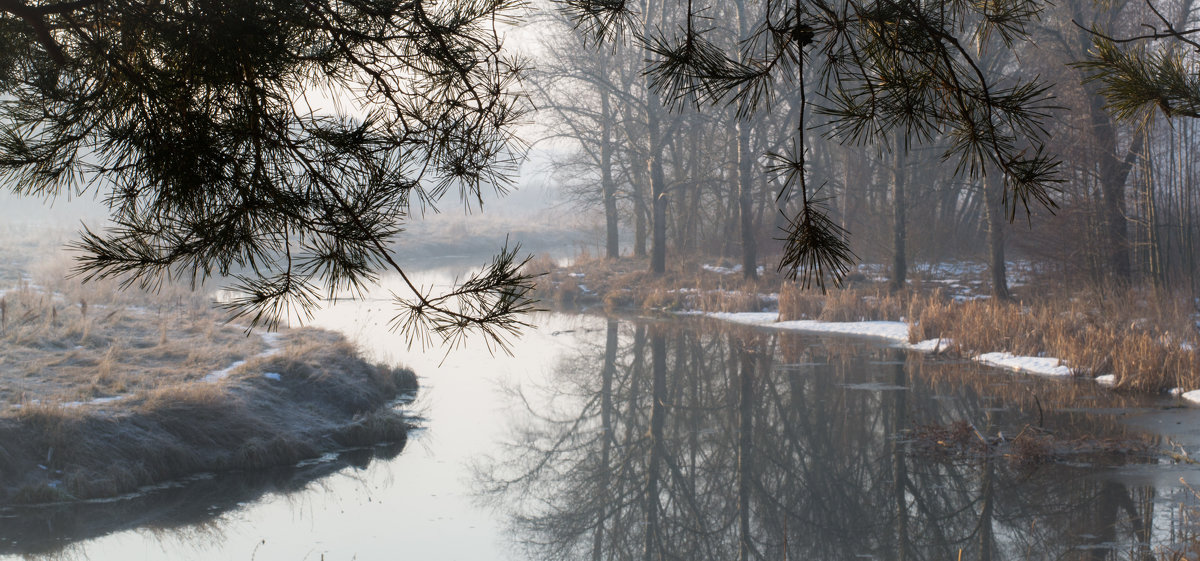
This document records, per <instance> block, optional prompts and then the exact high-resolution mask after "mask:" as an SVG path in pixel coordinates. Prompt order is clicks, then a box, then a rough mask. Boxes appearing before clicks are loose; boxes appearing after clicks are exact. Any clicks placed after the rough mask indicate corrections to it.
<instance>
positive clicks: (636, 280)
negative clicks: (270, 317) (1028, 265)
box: [541, 259, 1200, 393]
mask: <svg viewBox="0 0 1200 561" xmlns="http://www.w3.org/2000/svg"><path fill="white" fill-rule="evenodd" d="M645 265H646V263H645V261H644V260H635V259H623V260H619V261H615V262H606V261H603V260H583V261H581V262H579V263H577V264H573V265H571V266H569V267H556V266H553V264H549V263H543V264H541V267H542V268H543V269H545V270H546V271H548V273H549V274H547V275H546V276H545V277H543V281H542V282H543V286H542V287H541V288H542V290H543V291H544V294H546V296H545V297H544V298H546V300H547V301H548V302H550V303H555V304H559V305H564V306H573V305H581V304H582V305H598V306H599V305H602V306H604V307H606V308H609V309H621V308H625V309H657V310H665V311H684V310H696V311H703V312H751V311H753V312H757V311H763V310H764V309H770V310H773V311H778V312H779V319H780V320H783V321H786V320H795V319H815V320H822V321H831V322H847V321H871V320H892V321H905V322H907V323H908V324H909V326H910V329H909V334H910V342H914V343H915V342H918V341H923V340H928V339H938V338H941V339H947V340H949V344H948V346H945V347H942V348H941V350H942V351H943V352H946V353H950V354H953V355H958V356H963V357H974V356H977V355H980V354H983V353H989V352H1008V353H1012V354H1014V355H1019V356H1042V357H1055V358H1058V359H1061V360H1062V362H1063V364H1065V365H1067V366H1068V367H1069V368H1070V369H1071V370H1072V372H1074V373H1075V374H1076V375H1078V376H1087V377H1094V376H1100V375H1112V376H1113V385H1114V388H1115V389H1117V390H1118V391H1137V392H1148V393H1159V392H1163V391H1167V390H1169V389H1173V388H1183V389H1185V390H1192V389H1200V354H1198V353H1197V349H1200V333H1198V332H1197V318H1198V314H1197V310H1196V306H1195V304H1194V303H1193V300H1192V299H1191V298H1190V297H1188V296H1185V295H1180V294H1170V293H1164V292H1160V291H1155V290H1151V289H1143V288H1131V287H1120V288H1113V287H1102V288H1094V287H1093V288H1075V287H1077V286H1080V284H1079V283H1076V282H1068V281H1065V280H1064V279H1060V278H1051V277H1039V276H1037V275H1036V274H1035V273H1033V272H1031V271H1022V272H1021V275H1022V276H1023V277H1024V278H1022V282H1021V283H1019V284H1020V286H1018V287H1015V289H1014V299H1013V300H1012V301H1010V302H994V301H992V300H991V299H990V298H987V297H986V296H985V295H983V294H980V292H981V291H982V290H985V287H986V285H985V282H984V281H983V280H982V277H983V275H985V274H986V268H981V267H963V266H956V267H928V268H926V269H925V270H918V271H916V272H915V274H914V275H913V277H914V279H913V282H911V283H910V287H909V289H907V290H904V291H900V292H893V291H890V290H888V288H887V286H886V285H885V284H884V283H883V282H882V281H881V280H879V279H878V278H877V277H874V278H873V277H872V275H870V274H855V275H853V276H852V277H851V282H850V284H849V288H846V289H838V290H831V291H829V293H827V294H821V293H820V292H819V291H816V290H804V289H801V288H800V287H798V286H797V285H796V284H795V283H790V282H786V281H784V280H783V279H782V276H781V275H779V274H778V273H775V272H774V271H769V270H768V271H765V272H764V274H763V275H761V278H760V279H759V280H757V281H745V280H743V278H742V275H740V274H737V273H733V272H730V271H728V270H727V269H717V268H715V267H711V266H704V265H702V264H700V263H686V264H682V265H678V266H677V267H676V268H674V269H673V270H671V271H668V273H667V274H666V275H663V276H661V277H655V276H652V275H650V274H649V273H647V272H645V271H646V267H645ZM714 269H716V270H714ZM947 272H948V273H949V276H947V275H946V273H947ZM938 273H942V274H941V275H940V276H939V274H938Z"/></svg>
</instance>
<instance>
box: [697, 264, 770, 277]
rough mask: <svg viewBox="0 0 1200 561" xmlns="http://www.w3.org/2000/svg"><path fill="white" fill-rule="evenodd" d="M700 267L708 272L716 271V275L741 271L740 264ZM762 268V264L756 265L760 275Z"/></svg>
mask: <svg viewBox="0 0 1200 561" xmlns="http://www.w3.org/2000/svg"><path fill="white" fill-rule="evenodd" d="M700 268H701V269H704V270H705V271H708V272H710V273H716V274H718V275H732V274H734V273H740V272H742V266H741V265H734V266H733V267H721V266H718V265H701V266H700ZM764 270H765V269H764V268H763V266H762V265H759V266H758V269H757V271H758V274H760V275H761V274H763V271H764Z"/></svg>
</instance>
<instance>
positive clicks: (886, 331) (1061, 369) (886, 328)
mask: <svg viewBox="0 0 1200 561" xmlns="http://www.w3.org/2000/svg"><path fill="white" fill-rule="evenodd" d="M703 315H706V316H708V317H711V318H715V319H719V320H723V321H729V322H733V323H740V324H743V325H757V326H762V327H771V328H774V329H787V330H794V331H812V332H819V333H839V334H843V335H860V336H866V337H879V338H883V339H888V340H891V341H895V342H897V343H899V346H903V347H905V348H909V349H912V350H915V351H919V352H923V353H931V352H938V351H939V350H940V349H945V348H947V347H949V346H950V344H951V343H952V341H951V340H949V339H929V340H926V341H921V342H920V343H915V344H909V343H908V324H906V323H904V322H900V321H860V322H830V321H815V320H798V321H778V320H779V314H778V313H775V312H744V313H728V312H716V313H708V314H703ZM973 360H976V361H978V362H982V363H984V364H987V365H989V366H996V367H1000V368H1007V369H1009V370H1014V371H1017V372H1026V373H1030V374H1038V375H1042V376H1059V377H1066V376H1070V375H1071V369H1070V368H1069V367H1068V366H1067V365H1065V364H1063V362H1062V360H1060V359H1057V358H1052V357H1036V356H1016V355H1013V354H1012V353H1005V352H996V353H984V354H981V355H979V356H976V357H974V359H973ZM1095 382H1096V383H1097V384H1099V385H1101V386H1105V387H1112V386H1113V385H1115V384H1116V382H1117V380H1116V376H1114V375H1112V374H1105V375H1102V376H1097V377H1096V378H1095ZM1170 394H1171V395H1176V396H1179V397H1181V398H1183V399H1185V400H1187V401H1188V402H1191V403H1194V404H1197V405H1200V390H1193V391H1184V389H1183V388H1175V389H1172V390H1171V391H1170Z"/></svg>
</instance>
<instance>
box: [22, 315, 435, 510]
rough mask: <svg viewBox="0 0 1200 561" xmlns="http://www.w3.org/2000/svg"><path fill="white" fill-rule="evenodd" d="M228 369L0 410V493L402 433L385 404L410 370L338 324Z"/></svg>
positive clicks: (245, 460)
mask: <svg viewBox="0 0 1200 561" xmlns="http://www.w3.org/2000/svg"><path fill="white" fill-rule="evenodd" d="M280 344H281V349H280V352H278V353H276V354H273V355H270V356H258V357H251V358H250V359H249V360H247V361H246V362H245V363H244V364H242V365H240V366H238V367H237V368H235V369H233V370H232V371H231V372H230V373H229V375H228V376H226V377H224V378H222V379H219V380H215V381H211V382H205V381H192V382H188V383H182V384H161V385H159V386H158V387H155V388H152V389H139V390H135V391H133V392H130V393H127V394H124V395H123V396H122V397H121V398H120V399H118V400H113V401H101V402H92V403H83V404H70V403H62V402H59V401H39V402H37V403H34V402H25V403H22V404H19V405H17V406H9V407H8V408H6V409H5V410H4V411H3V412H0V482H2V483H0V503H44V502H57V501H63V500H72V499H87V498H95V497H109V496H115V495H120V494H122V493H127V492H130V491H133V490H135V489H137V488H138V487H141V486H145V485H150V484H154V483H158V482H162V481H167V480H171V479H175V478H178V477H181V476H184V475H187V474H191V473H197V472H213V471H218V472H219V471H228V470H241V469H257V468H263V467H268V466H275V465H287V464H293V463H295V462H297V461H299V460H302V459H305V458H312V457H316V456H319V455H320V454H322V453H323V452H326V451H329V450H334V449H338V448H345V447H349V446H361V445H367V444H373V443H377V442H381V441H397V440H401V439H403V438H404V437H405V433H406V431H407V429H408V424H407V423H406V421H405V419H404V418H403V416H402V415H401V414H399V413H398V412H396V411H395V410H393V409H392V408H391V407H389V403H391V402H392V401H393V400H394V399H396V398H397V396H399V395H400V394H402V393H403V392H411V391H415V389H416V380H415V377H414V376H413V374H412V372H410V371H407V370H402V369H393V368H388V367H383V366H378V365H373V364H370V363H368V362H366V361H364V360H363V359H362V358H361V357H360V356H359V354H358V352H357V350H356V349H355V348H354V346H353V345H351V344H350V343H348V342H347V341H345V340H344V339H342V338H341V337H340V336H338V335H336V334H332V333H329V332H324V331H317V330H296V331H294V332H291V333H288V334H287V335H286V336H285V337H284V338H283V340H282V341H281V343H280Z"/></svg>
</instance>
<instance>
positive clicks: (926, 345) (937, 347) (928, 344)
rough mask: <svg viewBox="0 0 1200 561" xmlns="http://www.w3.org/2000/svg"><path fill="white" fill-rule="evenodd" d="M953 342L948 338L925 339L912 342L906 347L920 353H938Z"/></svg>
mask: <svg viewBox="0 0 1200 561" xmlns="http://www.w3.org/2000/svg"><path fill="white" fill-rule="evenodd" d="M953 343H954V341H951V340H950V339H926V340H924V341H921V342H920V343H913V344H911V345H909V346H908V348H910V349H912V350H914V351H919V352H922V353H940V352H943V351H945V350H947V349H949V348H950V345H951V344H953Z"/></svg>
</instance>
